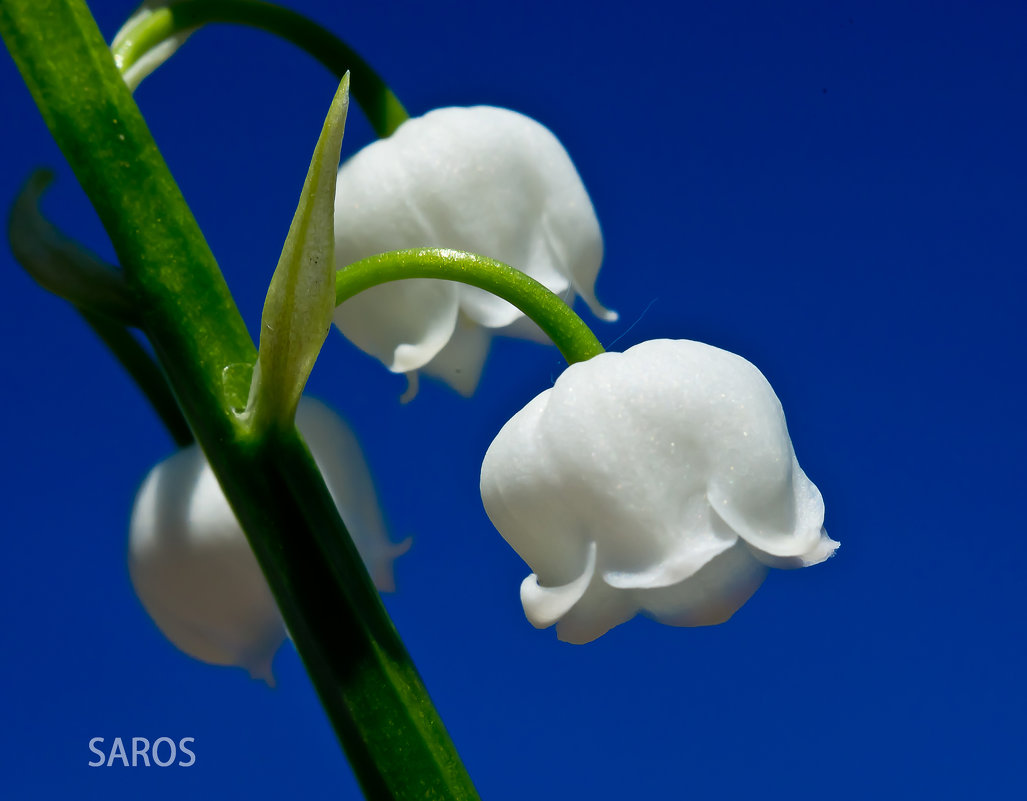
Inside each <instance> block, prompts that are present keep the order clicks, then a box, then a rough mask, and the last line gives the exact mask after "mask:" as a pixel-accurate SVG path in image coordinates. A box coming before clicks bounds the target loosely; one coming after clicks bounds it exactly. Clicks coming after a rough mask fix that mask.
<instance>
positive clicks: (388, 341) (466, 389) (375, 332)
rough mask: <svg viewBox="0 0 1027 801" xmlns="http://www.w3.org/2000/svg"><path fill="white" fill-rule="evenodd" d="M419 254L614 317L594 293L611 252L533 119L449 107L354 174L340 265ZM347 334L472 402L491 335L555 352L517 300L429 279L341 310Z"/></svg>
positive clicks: (350, 167)
mask: <svg viewBox="0 0 1027 801" xmlns="http://www.w3.org/2000/svg"><path fill="white" fill-rule="evenodd" d="M417 247H443V248H452V249H456V250H465V251H470V252H472V253H479V254H481V255H483V256H488V257H490V258H493V259H497V260H499V261H502V262H505V263H506V264H509V265H510V266H512V267H515V268H517V269H518V270H521V271H522V272H525V273H527V274H528V275H530V276H531V277H532V278H535V279H536V280H538V281H540V282H541V283H542V284H544V285H545V286H546V287H548V288H549V289H550V290H552V291H553V292H555V293H557V294H561V295H563V296H564V297H565V299H566V300H567V302H568V303H570V302H573V299H574V296H575V294H577V295H580V296H581V297H582V298H583V299H584V300H585V302H586V303H587V304H588V305H589V307H590V308H591V309H592V311H593V312H594V313H595V314H596V315H598V316H599V317H602V318H603V319H605V320H613V319H616V314H614V313H613V312H610V311H608V310H606V309H604V308H603V307H602V306H601V305H600V304H599V301H597V300H596V297H595V294H594V286H595V281H596V276H597V274H598V272H599V264H600V262H601V261H602V256H603V241H602V235H601V234H600V232H599V223H598V221H597V220H596V216H595V210H594V209H593V208H592V202H591V201H590V200H589V198H588V194H587V193H586V192H585V187H584V186H583V185H582V183H581V178H580V177H579V176H578V173H577V171H576V170H575V169H574V165H573V164H572V163H571V160H570V157H569V156H568V155H567V151H565V150H564V149H563V146H562V145H561V144H560V142H559V141H558V140H557V139H556V137H555V136H553V134H552V133H551V132H550V131H549V129H547V128H545V127H544V126H542V125H540V124H539V123H537V122H535V121H534V120H532V119H531V118H529V117H525V116H524V115H523V114H518V113H516V112H513V111H508V110H506V109H501V108H493V107H490V106H477V107H474V108H442V109H437V110H435V111H432V112H430V113H428V114H426V115H424V116H423V117H418V118H415V119H411V120H408V121H406V122H404V123H403V124H402V125H401V126H400V127H399V128H398V129H397V131H396V132H395V133H394V134H393V135H392V136H390V137H389V138H388V139H383V140H380V141H377V142H374V143H373V144H371V145H369V146H367V147H365V148H364V149H363V150H361V151H360V152H359V153H357V154H356V155H355V156H354V157H353V158H351V159H350V160H349V161H347V162H346V163H345V164H343V165H342V168H341V169H340V170H339V180H338V184H337V188H336V205H335V263H336V266H337V267H338V268H339V269H345V265H348V264H351V263H353V262H354V261H357V260H359V259H362V258H366V257H368V256H373V255H376V254H378V253H382V252H385V251H388V250H400V249H404V248H417ZM335 322H336V324H337V325H338V326H339V329H340V330H341V331H342V333H343V334H345V335H346V337H348V338H349V339H350V340H351V341H352V342H353V343H354V344H356V345H357V346H358V347H359V348H361V349H362V350H364V351H366V352H367V353H370V354H371V355H372V356H375V357H376V358H378V359H380V360H381V361H382V362H384V363H385V365H386V366H387V367H388V368H389V369H390V370H392V371H393V372H397V373H408V374H414V371H416V370H422V369H423V370H424V371H425V372H426V373H428V374H429V375H433V376H435V377H437V378H441V379H442V380H444V381H446V382H447V383H449V384H450V385H451V386H453V387H454V388H455V389H456V390H458V391H459V392H461V393H463V394H465V395H470V394H471V393H472V392H473V391H474V389H475V387H476V386H477V384H478V378H479V377H480V374H481V368H482V365H483V363H484V361H485V356H486V355H487V353H488V347H489V340H490V339H491V337H492V336H493V335H495V334H506V335H512V336H519V337H527V338H531V339H539V340H542V341H545V340H544V337H543V336H542V334H541V332H540V331H539V330H538V328H537V327H535V325H534V324H533V323H531V322H530V321H529V320H527V319H526V318H524V316H523V315H522V314H521V312H519V311H518V310H517V309H515V308H514V307H513V306H511V305H510V304H508V303H507V302H506V301H503V300H500V299H499V298H497V297H495V296H494V295H491V294H489V293H487V292H484V291H482V290H480V289H476V288H473V287H469V286H465V285H463V284H456V283H453V282H450V281H434V280H428V279H411V280H406V281H399V282H396V283H391V284H384V285H381V286H377V287H374V288H372V289H370V290H367V291H365V292H362V293H360V295H358V296H356V297H355V298H353V299H351V300H348V301H346V302H345V303H344V304H342V306H340V307H339V309H338V310H337V312H336V315H335ZM411 377H413V375H412V376H411Z"/></svg>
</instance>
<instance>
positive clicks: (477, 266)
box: [335, 248, 603, 364]
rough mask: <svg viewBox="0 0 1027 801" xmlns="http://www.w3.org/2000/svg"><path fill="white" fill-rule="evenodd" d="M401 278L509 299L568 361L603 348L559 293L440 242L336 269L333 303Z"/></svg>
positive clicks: (512, 269)
mask: <svg viewBox="0 0 1027 801" xmlns="http://www.w3.org/2000/svg"><path fill="white" fill-rule="evenodd" d="M404 278H441V279H444V280H447V281H458V282H460V283H463V284H469V285H471V286H476V287H478V288H479V289H484V290H485V291H487V292H491V293H492V294H493V295H496V296H498V297H500V298H502V299H503V300H505V301H507V302H508V303H511V304H513V305H514V306H516V307H517V308H518V309H520V310H521V311H522V312H524V314H526V315H527V316H528V317H530V318H531V319H532V320H534V321H535V324H536V325H538V327H539V328H541V329H542V331H543V332H544V333H545V334H546V336H548V337H549V338H550V339H551V340H552V341H553V344H554V345H556V347H558V348H559V349H560V353H561V354H562V355H563V357H564V358H565V359H566V360H567V363H568V364H574V362H583V361H585V360H587V359H591V358H592V357H593V356H595V355H597V354H600V353H602V352H603V346H602V345H600V344H599V340H598V339H596V337H595V334H593V333H592V330H591V329H590V328H589V327H588V326H587V325H585V323H584V322H583V321H582V319H581V318H580V317H578V315H577V314H575V313H574V311H573V310H572V309H571V308H570V306H568V305H567V304H566V303H564V302H563V301H562V300H561V299H560V298H559V297H558V296H556V295H554V294H553V293H552V292H550V291H549V290H548V289H546V287H544V286H543V285H542V284H540V283H539V282H538V281H536V280H535V279H534V278H530V277H529V276H527V275H525V274H524V273H522V272H521V271H520V270H515V269H514V268H513V267H511V266H509V265H508V264H503V263H502V262H499V261H496V260H495V259H490V258H487V257H485V256H479V255H477V254H475V253H465V252H463V251H460V250H447V249H444V248H415V249H412V250H394V251H390V252H389V253H382V254H380V255H378V256H371V257H369V258H366V259H361V260H360V261H357V262H354V263H353V264H350V265H349V266H347V267H344V268H342V269H340V270H339V271H338V272H337V273H336V274H335V303H336V305H337V306H338V305H341V304H343V303H345V302H346V301H347V300H349V299H350V298H352V297H353V296H354V295H356V294H358V293H360V292H363V291H364V290H365V289H369V288H371V287H372V286H377V285H378V284H384V283H387V282H389V281H400V280H402V279H404Z"/></svg>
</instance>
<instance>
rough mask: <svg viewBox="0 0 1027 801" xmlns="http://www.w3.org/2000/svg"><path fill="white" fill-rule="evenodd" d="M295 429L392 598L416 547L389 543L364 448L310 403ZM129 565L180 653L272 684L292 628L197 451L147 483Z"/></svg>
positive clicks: (164, 465)
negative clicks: (395, 569)
mask: <svg viewBox="0 0 1027 801" xmlns="http://www.w3.org/2000/svg"><path fill="white" fill-rule="evenodd" d="M296 424H297V426H298V427H299V429H300V432H301V433H302V434H303V438H304V439H305V440H306V442H307V445H308V446H309V448H310V451H311V454H312V455H313V456H314V461H315V462H317V465H318V467H319V468H320V469H321V472H322V474H323V475H324V479H325V483H326V484H327V486H328V489H329V491H330V492H331V494H332V498H333V499H334V500H335V503H336V505H337V506H338V507H339V511H340V513H341V514H342V517H343V520H344V521H345V522H346V526H347V528H348V529H349V531H350V534H351V535H352V537H353V540H354V542H355V543H356V546H357V550H359V552H360V555H361V557H363V559H364V563H365V564H366V565H367V566H368V570H369V571H370V573H371V577H372V578H373V579H374V582H375V586H377V587H378V589H380V590H392V589H393V587H394V584H393V576H392V561H393V559H395V558H396V556H398V555H399V554H401V553H403V552H404V551H405V550H406V549H407V547H409V540H407V541H406V542H404V543H401V544H393V543H391V542H389V539H388V535H387V534H386V532H385V526H384V523H383V521H382V516H381V511H380V509H379V507H378V501H377V496H376V494H375V491H374V485H373V483H372V481H371V475H370V473H369V471H368V469H367V465H366V463H365V461H364V456H363V453H362V452H361V450H360V446H359V444H358V443H357V441H356V439H355V438H354V436H353V434H352V433H351V432H350V431H349V429H348V428H347V427H346V426H345V425H344V424H343V422H342V420H340V419H339V417H338V416H337V415H336V414H335V413H334V412H332V411H331V410H330V409H329V408H328V407H327V406H325V405H324V404H322V403H320V402H319V401H316V400H313V399H311V398H304V399H302V400H301V402H300V405H299V409H298V411H297V414H296ZM128 562H129V573H130V575H131V578H132V584H133V586H134V587H135V590H136V593H137V594H138V595H139V599H140V601H142V604H143V606H144V607H145V609H146V611H147V612H148V613H149V615H150V617H152V618H153V620H154V622H155V623H156V624H157V626H158V628H160V630H161V631H162V632H163V633H164V635H165V636H166V637H167V638H168V639H169V640H171V642H173V643H174V644H175V645H176V646H177V647H178V648H179V649H180V650H182V651H184V652H185V653H187V654H189V655H190V656H193V657H195V658H196V659H199V660H201V661H204V662H210V663H213V664H216V665H238V666H240V667H243V668H246V669H247V670H248V671H249V672H250V675H252V676H253V677H254V678H260V679H264V680H266V681H267V682H268V683H272V682H273V677H272V674H271V660H272V658H273V657H274V654H275V652H276V651H277V650H278V647H279V646H280V645H281V644H282V642H283V640H284V639H285V637H286V631H285V625H284V623H283V622H282V618H281V616H280V615H279V612H278V608H277V606H276V605H275V601H274V598H273V597H272V595H271V590H270V589H269V588H268V586H267V583H266V581H265V579H264V574H263V573H262V572H261V570H260V566H259V565H258V564H257V560H256V558H255V557H254V555H253V552H252V551H251V550H250V546H249V543H248V542H247V540H246V535H245V534H244V533H243V531H242V529H241V528H240V526H239V523H238V522H237V521H236V518H235V515H234V513H233V512H232V510H231V508H230V507H229V505H228V501H227V500H226V499H225V496H224V495H223V494H222V492H221V487H220V486H219V485H218V481H217V479H216V478H215V476H214V473H213V471H212V470H211V469H210V465H208V464H207V460H206V458H205V457H204V455H203V452H202V451H201V450H200V448H199V447H198V446H196V445H192V446H190V447H188V448H184V449H183V450H181V451H179V452H178V453H176V454H174V455H173V456H171V457H170V458H168V459H165V460H164V461H163V462H161V463H160V464H158V465H157V466H156V467H154V468H153V470H151V471H150V474H149V475H148V476H147V477H146V480H145V481H144V482H143V485H142V487H141V488H140V490H139V494H138V495H137V496H136V501H135V507H134V509H133V511H132V521H131V524H130V535H129V559H128Z"/></svg>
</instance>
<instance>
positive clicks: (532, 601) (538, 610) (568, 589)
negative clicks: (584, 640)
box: [521, 542, 596, 629]
mask: <svg viewBox="0 0 1027 801" xmlns="http://www.w3.org/2000/svg"><path fill="white" fill-rule="evenodd" d="M595 570H596V544H595V543H594V542H590V543H589V544H588V551H587V553H586V556H585V567H584V569H583V570H582V571H581V575H580V576H578V577H577V578H576V579H574V580H573V581H571V582H568V583H567V584H563V585H561V586H559V587H543V586H542V585H541V584H539V583H538V576H536V575H535V574H534V573H532V574H531V575H530V576H528V577H527V578H526V579H524V581H522V582H521V605H522V606H523V607H524V614H525V616H526V617H527V618H528V621H529V622H530V623H531V625H533V626H534V627H535V628H537V629H544V628H548V627H549V626H552V625H553V624H554V623H555V622H556V621H558V620H559V619H560V618H562V617H563V616H564V615H566V614H567V613H568V612H569V611H570V610H571V607H573V606H574V604H576V603H577V602H578V601H580V600H581V597H582V596H583V595H584V594H585V591H586V590H587V589H588V586H589V584H591V583H592V576H593V575H594V574H595Z"/></svg>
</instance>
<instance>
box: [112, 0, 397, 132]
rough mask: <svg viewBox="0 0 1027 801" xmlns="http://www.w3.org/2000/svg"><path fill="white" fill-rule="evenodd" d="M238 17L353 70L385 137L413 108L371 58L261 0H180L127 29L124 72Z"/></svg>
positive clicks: (338, 69) (121, 57)
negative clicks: (165, 45)
mask: <svg viewBox="0 0 1027 801" xmlns="http://www.w3.org/2000/svg"><path fill="white" fill-rule="evenodd" d="M218 22H221V23H233V24H237V25H247V26H249V27H252V28H259V29H260V30H263V31H267V32H268V33H273V34H275V35H276V36H280V37H281V38H282V39H285V40H286V41H288V42H292V43H293V44H294V45H296V46H297V47H299V48H301V49H302V50H305V51H306V52H307V53H309V54H310V55H311V56H313V57H314V58H316V59H317V60H318V61H320V62H321V63H322V64H323V65H324V66H325V67H327V68H328V69H329V70H331V71H332V72H333V73H335V77H336V78H338V79H339V80H341V79H342V76H343V75H344V74H345V73H346V72H347V71H349V72H350V74H351V76H352V80H353V90H352V91H353V99H354V100H356V101H357V103H359V104H360V107H361V108H362V109H363V110H364V113H365V114H366V115H367V118H368V120H369V121H370V123H371V127H372V128H374V131H375V133H376V134H377V135H378V136H379V137H382V138H384V137H386V136H389V135H390V134H392V133H393V132H394V131H395V130H396V129H397V128H398V127H399V126H400V125H401V124H402V123H403V122H404V121H405V120H406V119H408V117H409V114H407V111H406V109H405V108H403V104H402V103H400V102H399V99H398V98H397V97H396V95H395V94H393V92H392V90H391V89H389V87H388V85H387V84H386V83H385V81H383V80H382V78H381V77H380V76H379V75H378V73H376V72H375V71H374V69H373V68H372V67H371V65H370V64H368V63H367V62H366V61H364V59H363V58H361V57H360V55H359V54H358V53H357V52H356V51H355V50H353V48H351V47H350V46H349V45H348V44H346V43H345V42H344V41H342V39H340V38H339V37H338V36H336V35H335V34H333V33H331V32H330V31H328V30H325V29H324V28H322V27H321V26H320V25H318V24H317V23H316V22H314V21H312V20H310V19H308V18H306V17H304V16H303V15H302V14H298V13H297V12H295V11H292V10H290V9H287V8H282V7H280V6H276V5H273V4H271V3H264V2H260V0H178V2H174V3H172V4H170V5H169V6H167V7H165V8H162V9H159V10H157V11H155V12H154V13H153V14H151V15H149V16H148V17H146V18H145V19H143V20H141V21H140V22H139V23H138V28H132V29H127V30H125V31H124V32H123V34H124V36H123V38H122V41H121V42H120V43H119V44H118V46H117V47H116V48H114V57H115V59H116V61H117V64H118V67H119V69H121V70H122V71H123V72H124V71H125V70H127V69H128V68H129V67H131V66H132V65H133V64H135V63H136V62H138V61H139V59H140V58H142V56H143V55H145V54H146V53H147V52H148V51H149V50H151V49H153V48H154V47H156V46H157V45H159V44H160V43H161V42H164V41H167V40H169V39H172V38H173V37H175V36H176V35H179V34H183V33H187V32H189V31H190V30H192V29H193V28H197V27H199V26H201V25H206V24H208V23H218Z"/></svg>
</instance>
